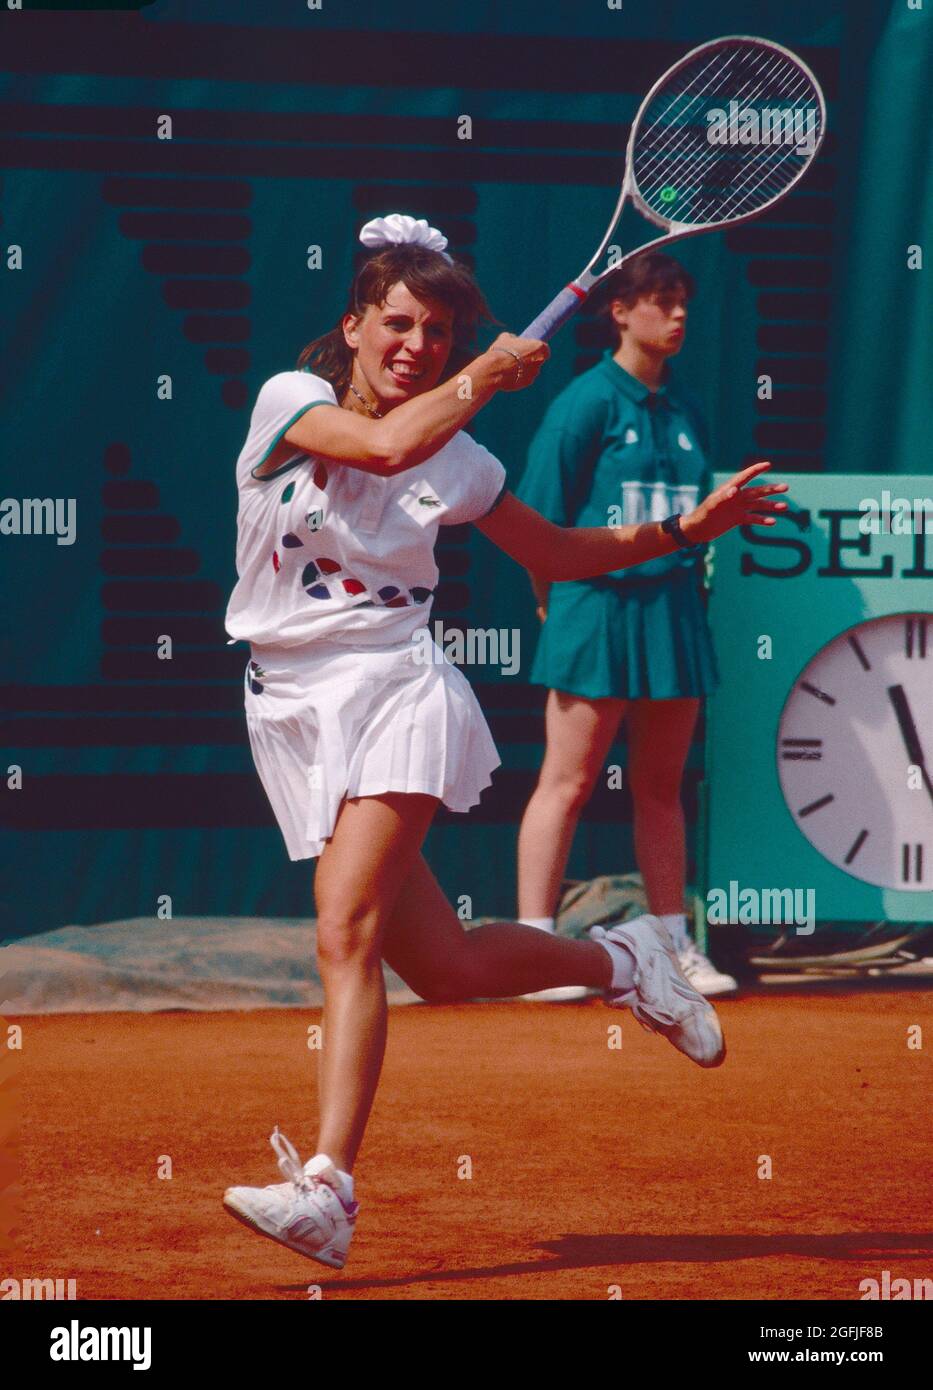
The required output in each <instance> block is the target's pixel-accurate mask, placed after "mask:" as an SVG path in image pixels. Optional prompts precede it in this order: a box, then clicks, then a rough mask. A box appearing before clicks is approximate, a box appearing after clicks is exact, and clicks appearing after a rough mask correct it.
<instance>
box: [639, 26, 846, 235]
mask: <svg viewBox="0 0 933 1390" xmlns="http://www.w3.org/2000/svg"><path fill="white" fill-rule="evenodd" d="M730 102H735V103H736V106H735V108H733V107H731V106H730ZM714 110H715V111H717V112H718V113H720V114H719V115H717V117H716V119H717V120H721V113H724V112H728V113H729V117H728V119H729V121H730V122H731V121H732V119H733V115H732V113H733V111H734V110H738V111H748V110H753V111H756V112H763V111H765V110H769V111H773V113H774V114H769V120H770V123H771V125H770V130H769V132H768V138H766V139H765V140H760V141H759V142H758V143H751V142H749V143H744V144H739V143H737V141H736V139H735V137H734V133H733V129H732V127H731V126H730V127H729V130H730V135H729V140H728V143H723V144H719V143H716V142H714V141H712V140H711V139H710V132H711V125H710V119H709V113H710V112H712V111H714ZM813 112H816V120H817V122H819V125H821V123H822V102H821V99H820V97H819V93H818V91H817V90H816V89H815V87H814V84H813V82H812V80H811V79H810V78H809V77H808V75H807V73H806V72H805V71H804V70H803V69H802V68H801V67H800V66H799V65H798V64H797V63H796V62H795V61H794V60H793V59H792V58H790V57H789V56H788V55H786V54H784V53H783V52H779V51H775V50H774V49H771V48H763V47H762V46H761V45H757V44H756V45H754V46H750V45H749V44H748V43H742V44H741V45H733V46H732V47H726V48H720V49H719V50H717V51H716V52H715V53H714V54H713V55H712V57H710V56H708V55H702V57H700V56H699V55H698V60H697V62H695V63H693V64H690V65H688V66H687V67H686V68H684V69H681V71H680V72H675V73H674V74H673V75H672V77H671V79H670V80H669V81H668V82H666V83H664V84H663V85H662V86H661V88H660V89H659V91H658V92H657V93H656V94H655V96H654V98H653V100H652V101H651V102H650V103H649V104H648V106H647V109H646V110H645V111H644V112H643V113H641V116H642V124H641V127H640V129H639V130H637V131H636V132H635V134H634V139H633V159H632V172H633V175H634V179H635V183H636V186H637V188H638V191H639V194H640V195H641V198H642V200H643V202H644V203H645V204H646V206H648V207H649V208H650V209H651V210H652V211H654V212H656V213H658V214H660V215H662V216H663V217H665V218H666V219H668V220H670V221H673V220H675V219H676V220H677V221H680V222H687V221H691V222H693V223H695V224H700V223H703V222H723V221H731V220H733V219H735V218H738V217H743V216H746V215H748V214H749V213H750V212H754V211H757V210H760V208H761V207H763V206H765V205H767V204H768V203H769V202H772V201H773V200H774V199H775V198H777V197H779V196H780V194H781V193H782V192H784V191H785V189H786V188H787V187H788V186H789V185H790V184H791V183H792V182H793V181H794V180H795V179H796V178H797V177H799V175H800V173H801V172H802V170H803V168H804V167H805V166H806V164H807V163H809V161H810V159H811V158H812V153H813V151H814V150H815V145H816V142H817V138H818V136H820V135H821V134H822V130H821V129H820V128H819V125H818V126H817V128H814V126H813V123H812V113H813ZM801 116H802V117H803V120H804V129H805V135H804V136H803V137H802V136H801V134H800V130H801V126H800V124H799V122H800V118H801ZM759 119H761V116H759ZM759 129H760V127H759ZM775 134H777V136H778V140H777V141H775V140H774V135H775ZM805 140H806V141H809V142H810V144H811V147H812V148H811V149H807V148H806V145H805V144H804V141H805ZM801 144H804V148H803V149H800V148H798V146H799V145H801ZM674 204H676V209H675V207H674Z"/></svg>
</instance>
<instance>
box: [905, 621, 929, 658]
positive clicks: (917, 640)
mask: <svg viewBox="0 0 933 1390" xmlns="http://www.w3.org/2000/svg"><path fill="white" fill-rule="evenodd" d="M904 651H905V652H906V654H907V657H908V659H914V658H919V660H921V661H923V659H924V658H925V657H926V654H927V620H926V618H905V619H904Z"/></svg>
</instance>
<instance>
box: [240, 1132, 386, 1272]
mask: <svg viewBox="0 0 933 1390" xmlns="http://www.w3.org/2000/svg"><path fill="white" fill-rule="evenodd" d="M269 1142H270V1144H271V1145H272V1147H273V1149H274V1150H275V1152H276V1155H277V1156H278V1163H279V1168H280V1169H281V1171H282V1173H284V1175H285V1176H286V1177H287V1178H288V1181H287V1182H281V1183H273V1184H271V1185H270V1186H269V1187H228V1188H227V1190H226V1192H225V1193H224V1207H225V1208H226V1210H227V1211H228V1212H229V1213H230V1215H231V1216H233V1217H235V1218H236V1220H237V1221H242V1222H243V1223H244V1225H246V1226H249V1227H250V1229H251V1230H253V1231H256V1232H258V1234H259V1235H263V1236H269V1237H270V1238H271V1239H272V1240H277V1241H278V1242H279V1244H280V1245H287V1246H288V1248H289V1250H296V1251H297V1252H298V1254H299V1255H306V1256H307V1257H308V1259H309V1260H318V1261H319V1262H320V1263H321V1264H325V1265H330V1267H331V1268H332V1269H343V1266H344V1264H345V1263H346V1259H347V1251H348V1250H349V1248H350V1240H351V1238H352V1236H353V1228H354V1225H355V1223H356V1215H357V1212H358V1211H359V1202H349V1203H348V1202H345V1201H344V1200H343V1198H342V1197H341V1196H340V1192H339V1187H340V1178H339V1175H338V1172H337V1169H336V1167H335V1166H334V1164H333V1162H332V1161H331V1159H330V1158H328V1156H327V1154H317V1155H316V1156H315V1157H314V1158H309V1159H308V1161H307V1163H306V1164H305V1165H304V1167H302V1166H301V1161H300V1159H299V1157H298V1154H297V1152H296V1151H295V1148H294V1146H293V1145H292V1144H291V1143H290V1142H289V1140H288V1139H286V1137H285V1135H284V1134H281V1133H280V1132H279V1127H278V1125H276V1127H275V1129H274V1130H273V1132H272V1134H271V1136H270V1139H269Z"/></svg>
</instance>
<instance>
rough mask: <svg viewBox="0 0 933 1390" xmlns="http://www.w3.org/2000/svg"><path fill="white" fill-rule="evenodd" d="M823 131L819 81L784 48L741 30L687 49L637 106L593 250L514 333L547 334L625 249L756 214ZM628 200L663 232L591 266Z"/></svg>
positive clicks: (783, 188)
mask: <svg viewBox="0 0 933 1390" xmlns="http://www.w3.org/2000/svg"><path fill="white" fill-rule="evenodd" d="M825 130H826V102H825V101H824V99H823V93H822V91H821V90H820V84H819V83H818V82H817V80H816V78H815V77H814V75H813V73H812V72H811V71H810V69H809V68H808V67H807V65H806V63H804V62H802V61H801V59H800V58H798V57H796V56H795V55H794V54H793V53H791V52H790V50H789V49H787V48H782V47H781V45H780V44H777V43H770V42H769V41H768V40H767V39H754V38H745V37H731V38H724V39H714V40H712V42H710V43H704V44H701V46H700V47H699V48H694V49H692V50H691V51H690V52H689V53H688V54H686V55H685V57H683V58H681V60H680V62H678V63H675V64H674V66H673V67H672V68H669V69H668V71H667V72H666V73H664V75H663V76H662V77H659V78H658V80H657V82H655V84H654V86H653V87H652V88H651V91H650V92H649V93H648V95H647V96H646V97H645V99H644V101H643V102H642V104H641V106H640V107H639V108H638V112H637V114H636V116H635V119H634V121H633V122H632V129H631V132H630V134H629V140H628V148H627V150H626V155H625V177H624V179H623V180H622V191H621V193H620V194H619V201H618V203H617V204H616V210H615V212H614V213H613V215H612V221H611V222H610V224H609V228H608V230H607V232H606V235H605V236H604V237H603V239H602V241H601V242H600V244H599V247H598V249H597V251H596V253H595V255H594V256H593V258H592V259H591V260H590V261H589V262H588V263H587V265H586V268H585V269H584V270H583V271H582V272H581V274H580V275H578V276H577V278H576V279H575V280H571V282H570V284H569V285H567V286H566V288H565V289H562V290H561V292H560V294H558V295H557V296H556V297H555V298H554V299H553V300H552V301H551V303H550V304H549V305H548V306H547V308H546V309H544V310H543V311H542V312H541V313H540V314H539V315H538V317H537V318H536V319H535V320H534V321H533V322H532V323H530V324H529V325H528V327H527V328H526V329H525V332H524V333H523V335H522V336H523V337H525V338H543V339H545V340H546V339H548V338H550V337H551V335H552V334H553V333H555V332H556V331H557V329H558V328H560V326H561V324H563V323H566V321H567V320H568V319H569V318H570V317H571V315H572V314H574V313H575V312H576V310H577V309H579V308H580V306H581V304H583V302H584V301H585V300H586V298H587V296H588V295H589V294H590V292H591V290H592V289H593V288H594V286H595V285H597V284H598V283H599V281H600V280H602V279H603V278H604V277H605V276H607V275H610V274H611V273H612V271H613V270H617V269H618V267H619V266H620V265H621V264H622V262H623V261H627V260H629V259H630V258H631V257H632V256H637V255H639V254H640V253H641V252H643V251H645V250H647V249H649V248H653V247H658V246H664V245H666V244H667V243H668V242H672V241H679V240H681V239H682V238H683V237H688V236H696V235H697V234H698V233H699V232H715V231H718V230H719V229H720V228H722V227H734V226H736V225H737V224H738V223H740V222H748V221H749V219H750V218H752V217H758V216H759V214H760V213H763V212H764V211H765V210H766V209H767V208H770V207H772V206H773V205H774V204H775V203H776V202H778V201H779V199H781V198H783V197H784V195H785V194H786V193H789V192H790V190H791V189H792V188H793V187H794V185H795V184H796V183H798V182H799V181H800V179H801V178H802V177H803V175H804V173H805V172H806V170H807V169H808V168H809V166H810V164H812V162H813V160H814V159H815V158H816V155H817V151H818V150H819V148H820V145H821V144H822V143H823V135H824V133H825ZM626 203H631V205H632V206H633V207H635V208H636V209H637V210H638V212H640V213H641V215H642V217H645V218H647V220H648V221H649V222H652V223H654V225H655V226H656V227H660V228H661V229H662V231H663V233H664V235H663V236H660V237H657V238H655V240H654V241H650V242H648V243H646V244H645V245H642V246H639V247H637V248H636V249H635V250H634V251H629V252H627V254H626V255H624V256H621V257H618V258H613V260H612V263H611V264H610V265H607V266H606V268H605V269H603V270H601V271H597V270H595V269H594V267H595V266H596V264H597V262H598V261H599V260H600V258H601V257H602V255H603V252H604V251H605V250H606V248H607V246H608V245H609V243H610V240H611V238H612V236H613V234H614V232H615V231H616V229H617V227H618V224H619V221H620V219H621V217H622V212H623V209H624V207H625V205H626Z"/></svg>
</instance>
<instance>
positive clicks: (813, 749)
mask: <svg viewBox="0 0 933 1390" xmlns="http://www.w3.org/2000/svg"><path fill="white" fill-rule="evenodd" d="M781 747H782V748H783V750H784V751H783V752H782V754H781V757H782V758H783V759H784V761H785V762H787V763H798V762H806V763H810V762H819V760H820V758H822V756H823V740H822V739H821V738H782V739H781Z"/></svg>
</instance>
